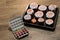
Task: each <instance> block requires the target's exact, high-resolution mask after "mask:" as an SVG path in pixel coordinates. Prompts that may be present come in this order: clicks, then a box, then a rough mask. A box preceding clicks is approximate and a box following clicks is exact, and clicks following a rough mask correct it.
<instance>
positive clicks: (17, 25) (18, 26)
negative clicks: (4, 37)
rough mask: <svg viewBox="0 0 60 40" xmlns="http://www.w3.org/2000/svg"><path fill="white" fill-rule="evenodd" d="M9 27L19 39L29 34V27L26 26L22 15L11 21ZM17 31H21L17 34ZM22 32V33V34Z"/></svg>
mask: <svg viewBox="0 0 60 40" xmlns="http://www.w3.org/2000/svg"><path fill="white" fill-rule="evenodd" d="M9 28H10V29H11V30H12V33H13V34H14V36H15V37H16V38H17V39H20V38H23V37H25V36H27V35H28V34H29V32H28V31H27V28H26V27H24V24H23V20H22V17H20V16H18V17H15V18H13V19H11V20H10V21H9ZM16 33H19V34H18V35H19V36H18V35H16ZM20 34H21V35H20Z"/></svg>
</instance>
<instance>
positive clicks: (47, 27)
mask: <svg viewBox="0 0 60 40" xmlns="http://www.w3.org/2000/svg"><path fill="white" fill-rule="evenodd" d="M39 6H40V5H38V7H39ZM46 7H47V9H46V10H45V11H42V12H43V13H44V15H43V17H42V18H44V22H43V23H39V22H38V21H37V22H36V23H32V22H31V20H32V19H33V18H35V19H36V20H38V18H36V17H35V16H34V14H35V12H37V11H41V10H39V9H38V8H37V9H33V10H34V13H33V14H31V17H32V18H31V19H30V20H25V19H24V16H25V15H27V10H28V9H31V8H30V5H29V6H28V7H27V10H26V12H25V13H24V15H23V22H24V25H25V26H29V27H35V28H39V29H40V28H41V29H45V30H50V31H54V30H55V28H56V24H57V19H58V14H59V8H58V7H57V8H56V9H55V10H53V11H52V12H54V14H55V16H54V17H52V18H50V19H52V20H53V21H54V22H53V24H51V25H47V24H46V23H45V21H46V20H47V19H49V18H47V17H46V13H47V12H48V11H51V10H49V9H48V6H46Z"/></svg>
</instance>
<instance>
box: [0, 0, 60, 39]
mask: <svg viewBox="0 0 60 40" xmlns="http://www.w3.org/2000/svg"><path fill="white" fill-rule="evenodd" d="M32 2H37V3H38V4H43V5H50V4H56V5H57V6H58V7H59V9H60V0H0V40H16V39H15V38H14V36H13V34H12V32H11V31H9V30H8V27H9V26H8V21H9V20H10V19H11V18H13V17H16V16H22V15H23V13H24V12H25V9H26V6H27V5H29V4H30V3H32ZM27 28H28V30H29V33H30V34H29V36H28V37H25V38H23V39H21V40H60V11H59V17H58V23H57V26H56V30H55V31H54V32H50V31H46V30H42V29H37V28H30V27H27Z"/></svg>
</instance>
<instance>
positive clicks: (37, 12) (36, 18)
mask: <svg viewBox="0 0 60 40" xmlns="http://www.w3.org/2000/svg"><path fill="white" fill-rule="evenodd" d="M56 8H57V6H56V5H53V4H51V5H49V6H48V7H47V6H46V5H38V4H37V3H35V2H33V3H31V4H30V5H29V7H28V9H27V11H26V14H25V15H24V18H23V19H24V20H25V21H27V22H28V21H30V22H31V23H33V24H34V23H37V22H39V23H43V24H44V22H45V23H46V24H47V25H52V24H53V22H54V21H53V18H54V16H55V13H54V10H56Z"/></svg>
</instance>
